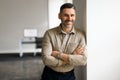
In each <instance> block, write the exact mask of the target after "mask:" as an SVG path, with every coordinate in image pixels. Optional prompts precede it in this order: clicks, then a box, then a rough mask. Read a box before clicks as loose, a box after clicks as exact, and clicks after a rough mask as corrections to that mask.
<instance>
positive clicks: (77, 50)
mask: <svg viewBox="0 0 120 80" xmlns="http://www.w3.org/2000/svg"><path fill="white" fill-rule="evenodd" d="M83 52H84V48H83V47H80V46H78V47H77V48H76V49H75V50H74V52H73V54H76V55H80V54H82V53H83Z"/></svg>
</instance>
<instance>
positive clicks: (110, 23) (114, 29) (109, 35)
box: [87, 0, 120, 80]
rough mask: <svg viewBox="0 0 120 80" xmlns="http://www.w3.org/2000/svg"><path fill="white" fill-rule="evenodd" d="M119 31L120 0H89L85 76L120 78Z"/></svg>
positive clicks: (94, 79)
mask: <svg viewBox="0 0 120 80" xmlns="http://www.w3.org/2000/svg"><path fill="white" fill-rule="evenodd" d="M119 34H120V0H88V1H87V41H88V43H87V44H88V65H87V76H88V77H87V78H88V80H120V35H119Z"/></svg>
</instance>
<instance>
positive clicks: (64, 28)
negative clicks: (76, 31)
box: [62, 26, 73, 33]
mask: <svg viewBox="0 0 120 80" xmlns="http://www.w3.org/2000/svg"><path fill="white" fill-rule="evenodd" d="M72 28H73V27H65V26H62V30H63V31H65V32H66V33H70V32H71V30H72Z"/></svg>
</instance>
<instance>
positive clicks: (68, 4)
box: [60, 3, 76, 12]
mask: <svg viewBox="0 0 120 80" xmlns="http://www.w3.org/2000/svg"><path fill="white" fill-rule="evenodd" d="M65 8H73V9H75V10H76V8H75V6H74V5H73V4H72V3H65V4H63V5H62V6H61V7H60V12H62V10H63V9H65Z"/></svg>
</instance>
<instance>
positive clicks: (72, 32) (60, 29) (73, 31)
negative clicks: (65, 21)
mask: <svg viewBox="0 0 120 80" xmlns="http://www.w3.org/2000/svg"><path fill="white" fill-rule="evenodd" d="M58 32H59V33H60V34H61V33H62V34H66V32H64V31H63V30H62V27H61V24H60V25H59V29H58ZM70 34H75V28H74V26H73V28H72V31H71V32H70Z"/></svg>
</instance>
